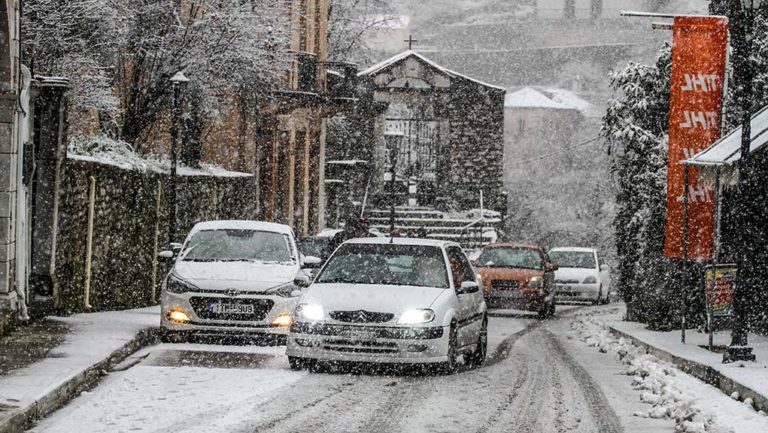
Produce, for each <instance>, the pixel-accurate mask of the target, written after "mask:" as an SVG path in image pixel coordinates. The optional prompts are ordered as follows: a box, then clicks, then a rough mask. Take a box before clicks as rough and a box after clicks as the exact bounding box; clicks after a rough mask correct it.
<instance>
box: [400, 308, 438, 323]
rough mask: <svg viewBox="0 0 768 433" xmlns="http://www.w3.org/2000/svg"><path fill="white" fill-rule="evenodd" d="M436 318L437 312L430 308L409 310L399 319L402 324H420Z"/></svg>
mask: <svg viewBox="0 0 768 433" xmlns="http://www.w3.org/2000/svg"><path fill="white" fill-rule="evenodd" d="M433 320H435V312H434V311H432V310H429V309H426V308H424V309H418V310H408V311H406V312H405V313H403V314H402V315H401V316H400V320H398V321H397V323H399V324H400V325H418V324H422V323H429V322H431V321H433Z"/></svg>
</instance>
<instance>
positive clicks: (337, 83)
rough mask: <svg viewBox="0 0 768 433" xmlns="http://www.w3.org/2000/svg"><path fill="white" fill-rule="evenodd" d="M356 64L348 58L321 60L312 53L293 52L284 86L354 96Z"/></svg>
mask: <svg viewBox="0 0 768 433" xmlns="http://www.w3.org/2000/svg"><path fill="white" fill-rule="evenodd" d="M356 85H357V66H356V65H354V64H352V63H346V62H319V61H317V56H316V55H314V54H312V53H305V52H298V53H291V60H290V67H289V68H288V71H287V73H286V75H285V82H284V85H283V89H284V90H287V91H292V92H303V93H315V94H318V95H323V96H328V97H331V98H354V97H355V86H356Z"/></svg>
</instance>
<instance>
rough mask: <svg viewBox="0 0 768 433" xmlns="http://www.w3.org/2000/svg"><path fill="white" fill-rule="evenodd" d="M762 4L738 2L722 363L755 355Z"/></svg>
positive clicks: (755, 0) (758, 0) (756, 0)
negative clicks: (755, 63) (737, 104)
mask: <svg viewBox="0 0 768 433" xmlns="http://www.w3.org/2000/svg"><path fill="white" fill-rule="evenodd" d="M762 3H763V1H762V0H741V17H740V18H741V19H740V20H739V21H740V22H741V29H740V33H741V35H740V36H741V38H740V39H739V40H740V42H741V55H740V56H739V62H740V64H739V66H740V67H739V70H741V73H742V77H741V78H742V80H741V87H742V89H743V90H742V94H741V109H742V117H741V158H740V160H739V183H738V189H737V196H736V207H735V208H736V209H735V210H736V212H735V213H736V218H735V221H736V225H737V227H736V233H738V238H737V242H738V246H737V248H736V251H737V253H736V254H737V256H736V264H737V269H738V273H737V275H736V286H735V289H734V294H733V298H734V299H733V325H732V328H733V329H732V331H731V344H730V346H728V351H727V352H726V353H725V354H724V355H723V362H734V361H754V360H755V355H754V354H753V353H752V348H751V347H749V341H748V335H749V323H748V322H749V313H748V311H747V309H748V308H750V303H751V298H752V294H753V293H754V289H755V287H754V286H755V278H754V275H753V274H754V273H755V266H759V264H757V263H754V253H755V248H756V246H755V241H756V239H753V236H751V235H750V232H752V229H753V226H754V225H755V224H756V223H758V222H757V221H756V214H755V203H753V200H752V194H753V192H754V188H755V185H754V181H755V179H754V172H753V171H754V170H753V168H754V167H753V163H752V158H751V156H750V154H749V151H750V145H751V143H752V80H753V78H754V71H753V70H752V63H751V62H750V60H749V58H750V53H751V52H752V39H753V36H754V35H753V26H754V19H755V11H756V10H757V9H758V8H759V7H760V6H761V4H762Z"/></svg>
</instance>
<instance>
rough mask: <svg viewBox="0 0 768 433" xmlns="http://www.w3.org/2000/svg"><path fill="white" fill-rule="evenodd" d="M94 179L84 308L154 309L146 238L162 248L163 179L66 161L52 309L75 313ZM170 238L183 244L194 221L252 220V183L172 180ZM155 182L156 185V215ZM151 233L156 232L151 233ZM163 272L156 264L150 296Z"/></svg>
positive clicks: (244, 180)
mask: <svg viewBox="0 0 768 433" xmlns="http://www.w3.org/2000/svg"><path fill="white" fill-rule="evenodd" d="M91 177H93V178H95V179H96V197H95V213H94V215H95V217H94V231H93V258H92V273H91V293H90V304H91V305H92V307H93V308H92V310H93V311H97V310H114V309H123V308H136V307H142V306H148V305H152V304H155V303H156V302H155V300H154V299H152V294H153V287H152V282H153V260H154V258H155V251H154V239H155V236H157V240H158V246H159V250H162V249H164V247H165V246H166V245H167V229H168V216H167V205H166V197H165V186H166V180H167V175H165V174H160V173H155V172H142V171H137V170H124V169H121V168H118V167H116V166H111V165H105V164H100V163H96V162H87V161H81V160H72V159H67V160H66V162H65V164H64V168H63V173H62V191H61V192H60V200H61V201H60V208H59V223H58V224H59V231H58V236H57V239H56V242H57V247H56V271H55V276H54V279H55V281H54V285H55V287H57V288H58V290H57V293H55V295H54V296H55V298H56V304H57V307H58V309H59V310H60V311H61V312H63V313H69V312H75V311H83V310H85V308H84V282H85V275H86V271H85V269H86V268H85V265H86V263H85V262H86V244H87V242H86V240H87V231H88V193H89V182H90V178H91ZM178 179H179V184H178V185H179V188H178V205H179V206H178V212H177V213H178V221H179V223H178V233H179V239H183V237H184V235H185V234H186V232H187V231H188V230H189V229H190V228H191V227H192V226H193V225H194V224H195V223H197V222H199V221H203V220H211V219H252V218H254V217H255V214H256V197H255V187H254V179H253V177H250V176H247V177H246V176H244V177H214V176H202V175H200V176H179V178H178ZM158 184H160V185H161V186H162V188H161V189H162V193H161V197H160V206H159V210H160V212H159V213H158V212H157V209H158V202H157V199H158ZM156 227H157V229H158V230H157V231H156ZM167 271H168V268H167V265H165V264H163V263H162V262H160V263H159V265H158V269H157V273H156V279H155V281H156V287H155V293H156V296H159V285H160V284H161V282H162V279H163V278H164V277H165V274H166V272H167Z"/></svg>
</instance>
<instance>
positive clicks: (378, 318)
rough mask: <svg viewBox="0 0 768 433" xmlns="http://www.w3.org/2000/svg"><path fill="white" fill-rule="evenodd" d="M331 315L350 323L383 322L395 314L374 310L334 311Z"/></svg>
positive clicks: (334, 318) (332, 317)
mask: <svg viewBox="0 0 768 433" xmlns="http://www.w3.org/2000/svg"><path fill="white" fill-rule="evenodd" d="M329 316H330V317H331V319H333V320H338V321H339V322H348V323H383V322H389V321H390V320H392V319H393V318H394V317H395V315H394V314H392V313H376V312H372V311H365V310H357V311H332V312H331V313H330V314H329Z"/></svg>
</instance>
